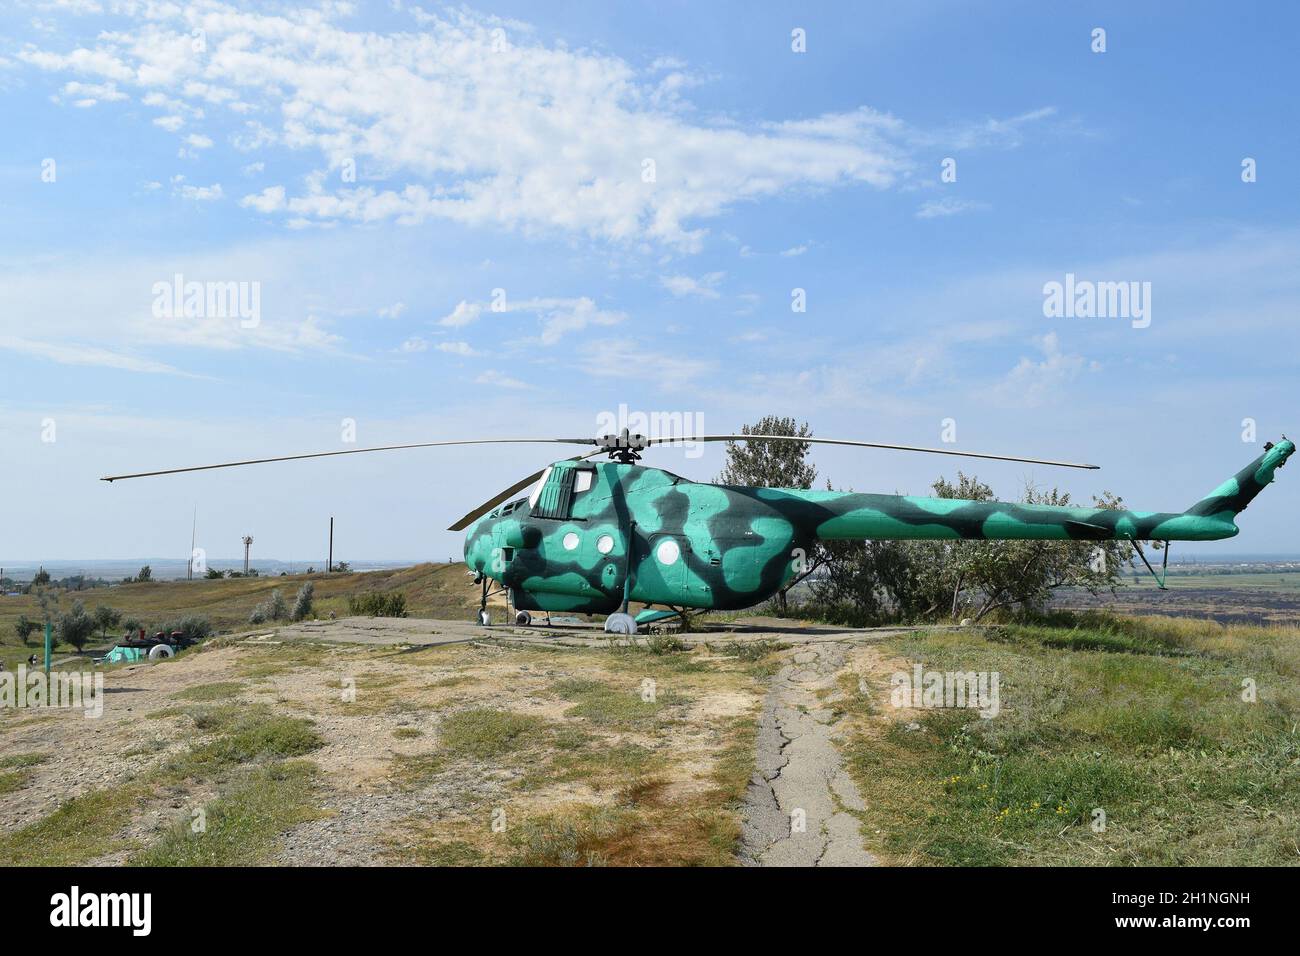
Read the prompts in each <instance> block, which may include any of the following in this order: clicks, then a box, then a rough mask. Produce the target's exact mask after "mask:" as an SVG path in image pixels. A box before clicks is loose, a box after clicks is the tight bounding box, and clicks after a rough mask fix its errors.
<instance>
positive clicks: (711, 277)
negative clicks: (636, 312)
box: [659, 272, 726, 299]
mask: <svg viewBox="0 0 1300 956" xmlns="http://www.w3.org/2000/svg"><path fill="white" fill-rule="evenodd" d="M725 277H726V273H725V272H710V273H707V274H706V275H702V276H700V277H699V278H698V279H693V278H691V277H690V276H681V275H678V276H660V277H659V284H660V285H662V286H663V287H664V288H665V289H667V290H668V291H669V292H671V293H672V294H673V295H675V296H677V297H678V298H681V297H683V296H688V295H694V296H699V297H700V298H701V299H716V298H718V289H717V286H718V283H719V282H721V281H722V280H723V279H724V278H725Z"/></svg>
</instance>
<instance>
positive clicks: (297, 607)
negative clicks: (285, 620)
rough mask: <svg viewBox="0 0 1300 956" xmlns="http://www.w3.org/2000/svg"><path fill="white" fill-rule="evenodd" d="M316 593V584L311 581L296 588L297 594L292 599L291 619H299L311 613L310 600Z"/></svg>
mask: <svg viewBox="0 0 1300 956" xmlns="http://www.w3.org/2000/svg"><path fill="white" fill-rule="evenodd" d="M315 593H316V585H315V584H314V583H312V582H311V581H308V582H306V583H305V584H303V586H302V587H300V588H299V589H298V596H297V597H296V598H294V599H293V615H292V617H293V619H294V620H295V621H301V620H302V619H303V618H305V617H307V616H308V615H310V614H311V601H312V597H313V596H314V595H315Z"/></svg>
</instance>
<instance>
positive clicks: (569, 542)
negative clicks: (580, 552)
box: [564, 531, 578, 551]
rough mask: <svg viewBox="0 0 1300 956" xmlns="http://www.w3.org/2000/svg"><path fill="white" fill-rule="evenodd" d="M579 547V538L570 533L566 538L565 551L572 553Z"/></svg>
mask: <svg viewBox="0 0 1300 956" xmlns="http://www.w3.org/2000/svg"><path fill="white" fill-rule="evenodd" d="M577 546H578V536H577V534H575V533H574V532H572V531H570V532H569V533H568V534H566V535H565V536H564V550H565V551H572V550H573V549H574V548H576V547H577Z"/></svg>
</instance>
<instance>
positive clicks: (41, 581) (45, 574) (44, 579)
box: [32, 567, 50, 587]
mask: <svg viewBox="0 0 1300 956" xmlns="http://www.w3.org/2000/svg"><path fill="white" fill-rule="evenodd" d="M49 583H50V572H49V571H46V570H45V568H44V567H41V568H40V569H39V570H38V571H37V572H36V574H35V575H34V576H33V577H32V586H33V587H45V586H46V585H47V584H49Z"/></svg>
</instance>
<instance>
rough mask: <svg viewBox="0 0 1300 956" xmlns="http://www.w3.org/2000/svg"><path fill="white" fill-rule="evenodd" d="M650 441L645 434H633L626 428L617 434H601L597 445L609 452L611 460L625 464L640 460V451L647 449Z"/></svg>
mask: <svg viewBox="0 0 1300 956" xmlns="http://www.w3.org/2000/svg"><path fill="white" fill-rule="evenodd" d="M649 443H650V442H649V439H647V438H646V436H645V435H638V434H633V433H631V432H629V431H628V430H627V429H626V428H624V429H623V430H622V431H621V432H619V433H618V434H617V435H601V436H600V437H599V438H597V439H596V446H597V447H598V448H601V449H604V450H605V451H607V452H609V457H610V460H611V461H617V462H620V463H622V464H624V465H630V464H632V463H633V462H635V461H640V460H641V456H640V455H639V454H638V452H642V451H645V449H646V446H647V445H648V444H649Z"/></svg>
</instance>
